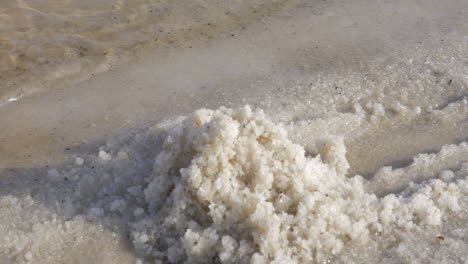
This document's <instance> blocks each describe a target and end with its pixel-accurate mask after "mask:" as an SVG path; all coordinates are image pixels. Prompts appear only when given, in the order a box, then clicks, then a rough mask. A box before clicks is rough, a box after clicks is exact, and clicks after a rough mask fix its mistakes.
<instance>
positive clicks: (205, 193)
mask: <svg viewBox="0 0 468 264" xmlns="http://www.w3.org/2000/svg"><path fill="white" fill-rule="evenodd" d="M345 154H346V149H345V147H344V144H343V140H342V139H341V138H332V139H330V140H329V142H327V143H326V144H324V147H323V148H322V149H321V150H320V155H318V156H316V157H307V156H306V153H305V151H304V149H303V148H302V147H301V146H299V145H297V144H294V143H293V142H291V140H289V139H288V137H287V133H286V130H285V129H284V128H283V127H282V126H280V125H277V124H274V123H273V122H271V121H269V120H268V119H267V118H266V117H265V115H264V114H263V112H262V111H258V110H252V109H250V108H249V107H245V108H242V109H239V110H231V109H220V110H218V111H211V110H199V111H197V112H195V113H194V114H192V115H191V116H189V117H187V118H186V119H185V120H183V121H182V122H180V124H177V125H175V126H173V127H170V128H169V129H168V135H167V138H166V140H165V143H164V150H163V151H162V152H161V153H160V154H159V155H158V156H157V158H156V162H155V165H154V173H153V175H152V176H151V177H150V180H151V182H150V183H149V185H148V187H147V188H146V189H145V190H144V193H145V200H146V203H147V204H148V215H147V216H146V217H144V218H142V219H141V220H139V221H137V222H135V223H134V224H133V228H132V236H133V242H134V245H135V248H136V249H137V250H138V251H139V252H141V253H142V254H144V255H148V256H152V257H154V258H155V259H156V260H157V261H156V262H157V263H159V262H158V261H161V263H166V262H170V263H210V262H216V263H218V262H220V263H247V262H249V263H310V262H315V261H316V262H323V261H327V260H330V259H332V258H334V257H339V254H340V252H341V251H342V249H343V247H346V246H347V245H350V244H359V245H365V244H366V243H369V241H371V240H374V239H376V238H377V237H379V236H387V235H389V234H395V233H402V234H404V233H411V232H414V230H431V229H432V228H434V227H435V226H440V225H441V224H442V221H443V219H444V217H445V215H446V214H447V212H458V211H459V210H460V209H461V208H460V205H459V199H460V196H462V195H464V194H465V193H466V191H467V182H466V180H465V179H464V178H463V177H461V178H462V179H459V178H460V177H457V179H458V180H457V181H454V179H453V178H452V179H451V180H452V181H450V183H446V182H444V181H441V180H431V181H428V182H425V183H424V184H421V185H417V186H416V185H415V186H412V187H411V188H410V189H408V190H406V191H405V192H403V193H402V194H400V195H394V194H390V195H387V196H384V197H381V198H378V197H377V196H376V195H374V194H373V193H369V192H367V191H366V190H365V188H364V185H365V182H364V180H363V178H361V177H359V176H354V177H351V178H347V177H346V176H345V173H346V171H347V169H348V167H349V165H348V163H347V161H346V157H345ZM465 173H466V172H465ZM461 174H463V173H461Z"/></svg>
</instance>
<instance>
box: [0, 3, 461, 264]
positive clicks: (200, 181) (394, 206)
mask: <svg viewBox="0 0 468 264" xmlns="http://www.w3.org/2000/svg"><path fill="white" fill-rule="evenodd" d="M149 2H151V1H148V2H145V1H138V2H135V3H136V5H137V6H138V5H139V4H143V5H144V4H145V3H149ZM305 2H307V3H305ZM17 3H18V4H19V5H20V8H19V9H14V11H15V12H16V11H18V10H20V11H21V12H26V13H27V12H30V13H29V14H35V15H34V17H36V18H38V19H37V21H36V22H41V21H42V22H44V21H45V22H47V23H49V25H50V26H51V28H53V23H52V22H54V21H60V19H62V20H63V19H65V18H66V19H68V20H73V21H75V22H77V21H78V22H80V21H86V23H90V24H87V25H91V24H93V23H96V25H99V23H101V22H102V21H101V22H99V21H98V20H99V19H98V20H93V19H88V20H86V19H85V18H86V17H80V14H78V15H76V14H75V15H76V16H69V17H63V16H60V15H59V16H57V14H58V12H54V13H53V14H52V16H53V17H54V18H51V16H48V15H47V14H45V13H44V12H42V11H41V7H42V6H41V5H40V4H37V3H39V2H36V1H35V2H34V3H32V2H30V1H18V2H17ZM82 3H83V6H82V7H84V8H85V9H86V8H87V7H89V3H91V2H89V1H88V2H87V1H83V2H82ZM93 3H94V2H93ZM121 3H124V4H125V3H126V1H121ZM127 3H129V2H127ZM168 3H169V2H168ZM203 3H205V2H204V1H201V2H197V5H198V4H200V5H203ZM206 3H207V2H206ZM290 3H291V4H292V6H289V5H287V4H286V5H285V6H284V8H279V6H277V7H278V8H279V9H281V10H276V9H275V8H274V7H275V5H274V4H273V5H267V6H261V5H259V6H258V8H256V9H252V10H251V9H249V8H247V9H248V10H244V9H242V8H240V9H239V10H238V11H239V12H234V11H235V10H231V9H229V8H230V7H229V6H228V7H224V8H225V10H230V11H232V12H233V13H232V14H237V15H239V14H244V15H248V14H250V15H248V16H247V17H246V18H247V20H245V21H246V23H247V24H242V25H241V24H239V23H238V22H239V21H237V20H236V19H232V20H230V19H229V17H230V15H229V14H224V12H223V11H225V10H223V8H219V9H217V7H215V8H214V9H210V8H207V9H203V10H204V11H203V12H202V11H200V10H201V9H197V8H195V9H194V13H191V12H190V10H189V9H191V7H190V6H187V7H185V6H184V8H185V9H184V10H189V11H187V12H186V13H184V12H185V11H181V13H182V14H178V15H170V13H171V12H168V14H169V16H168V17H159V18H156V20H157V21H161V19H162V20H164V19H169V20H171V19H174V20H176V21H178V22H175V23H173V24H171V23H168V24H164V25H166V26H167V27H168V28H167V29H170V28H174V27H178V26H180V25H181V24H180V23H179V22H184V21H185V22H190V21H192V18H193V16H192V15H196V14H198V13H197V12H199V11H200V12H201V13H203V14H204V15H206V13H210V14H211V16H207V17H210V18H219V19H220V20H219V21H218V20H217V21H218V22H219V23H220V24H218V22H217V23H214V24H212V25H205V24H204V23H205V22H203V21H202V22H200V23H199V22H196V23H195V25H202V26H203V29H207V30H206V31H204V30H203V33H207V32H208V33H210V34H212V35H209V36H207V37H206V38H207V39H209V38H210V37H213V39H212V40H211V41H208V40H206V42H205V41H204V40H202V41H200V43H201V44H200V43H199V44H200V45H198V46H197V45H196V43H195V42H196V41H191V40H188V39H190V37H194V35H192V34H191V33H187V32H185V31H184V30H185V29H187V28H186V27H184V26H183V27H182V29H181V32H179V33H180V34H179V35H177V36H175V37H174V39H172V35H171V34H169V35H167V34H164V38H163V41H164V42H163V44H164V43H166V44H167V43H169V41H173V40H174V41H175V42H174V43H177V42H178V41H180V42H181V43H182V44H183V45H187V46H183V45H182V46H183V47H182V48H180V49H174V53H171V54H169V55H167V56H160V55H159V54H158V52H163V53H164V52H166V51H168V50H170V47H165V46H164V45H165V44H164V45H162V48H161V47H160V48H161V49H160V50H159V51H158V50H156V55H155V56H154V57H153V56H148V57H149V59H148V61H140V62H139V63H136V64H130V65H129V66H128V67H123V68H122V69H117V70H115V72H110V73H108V74H103V75H102V76H99V77H96V78H92V79H91V80H90V81H89V82H83V83H81V84H79V85H76V86H73V87H68V86H66V87H62V88H63V89H62V88H60V87H59V88H60V89H56V90H54V91H53V92H49V93H44V94H40V95H37V96H32V97H28V98H23V99H21V100H18V101H16V102H14V103H9V104H7V105H5V106H2V108H1V111H0V130H1V131H2V133H0V208H1V210H0V262H1V263H7V264H10V263H39V264H40V263H155V262H156V263H158V262H162V263H168V262H171V261H172V262H176V263H177V262H183V261H188V262H202V263H210V262H215V263H216V262H225V263H229V262H231V263H232V262H237V263H238V262H244V260H245V261H246V262H247V261H252V262H261V261H264V260H265V259H267V260H276V261H277V262H279V263H290V262H294V261H296V262H300V263H301V262H302V263H303V262H313V261H312V260H315V262H322V261H323V262H327V261H328V262H331V263H464V262H467V254H466V252H467V250H468V249H467V245H468V240H467V233H468V229H467V223H468V211H467V210H468V209H467V195H466V194H467V187H466V176H467V174H468V173H467V170H468V166H467V163H468V146H467V143H466V141H467V139H468V134H467V131H468V121H467V120H468V104H467V95H468V93H467V92H468V75H467V72H468V70H467V66H468V65H467V62H466V55H465V54H467V53H468V39H467V38H466V35H467V33H468V32H467V29H468V27H466V23H467V20H466V17H467V16H466V8H467V7H466V1H462V0H460V1H458V0H451V1H444V2H441V1H427V2H425V3H424V5H422V4H421V3H419V2H418V1H394V2H392V4H391V5H388V4H387V3H384V2H375V1H367V0H357V1H349V2H348V1H347V2H341V1H331V0H330V1H316V2H313V3H312V2H310V1H304V2H302V3H296V2H294V1H291V2H290ZM56 4H57V6H58V7H57V9H56V11H57V10H59V11H60V12H65V11H66V12H77V11H79V8H78V9H74V8H71V9H66V8H65V11H64V10H63V9H61V8H63V6H67V5H69V6H73V4H79V2H75V1H68V2H63V5H62V6H61V4H60V3H58V2H57V3H56ZM107 4H108V3H107ZM235 5H236V4H235V3H234V4H233V6H231V7H234V6H235ZM240 5H241V6H242V4H240ZM169 6H170V7H169V8H168V9H167V10H169V11H170V10H174V9H171V7H172V6H171V5H170V3H169ZM210 6H211V5H210ZM176 7H177V6H175V8H176ZM270 7H272V8H270ZM96 9H98V8H96ZM176 9H177V8H176ZM11 10H12V9H1V10H0V12H4V13H3V14H5V13H7V15H6V16H5V15H3V16H1V17H0V19H9V18H11V17H12V16H11V15H10V13H11V14H13V13H14V12H9V11H11ZM67 10H68V11H67ZM116 10H117V9H116ZM116 10H114V9H112V11H109V10H108V11H109V12H111V13H112V12H115V11H116ZM119 10H120V11H119ZM119 10H117V11H118V12H122V13H125V12H127V11H129V12H133V11H134V10H136V9H132V8H129V9H127V10H123V9H119ZM150 10H152V9H144V8H143V9H141V10H139V11H138V12H140V13H138V12H137V13H138V14H139V15H140V16H141V19H142V21H143V22H144V21H145V19H148V18H149V16H146V15H145V14H147V13H148V12H150ZM211 11H212V12H211ZM254 11H255V12H254ZM270 11H271V12H270ZM277 11H278V12H277ZM41 12H42V13H41ZM122 13H120V14H122ZM201 13H200V14H201ZM223 14H224V15H223ZM234 16H235V15H234ZM26 17H27V15H26ZM223 17H224V18H226V17H227V18H228V19H227V20H225V19H224V18H223ZM242 17H243V16H240V18H242ZM260 17H261V18H260ZM43 19H45V20H43ZM56 19H58V20H56ZM158 19H159V20H158ZM136 20H137V22H136V23H135V24H133V25H135V26H136V28H138V27H139V26H143V25H145V23H140V24H138V23H139V22H138V20H139V19H136ZM142 21H140V22H142ZM223 21H224V22H223ZM229 21H231V22H229ZM236 21H237V22H236ZM240 21H244V20H242V19H241V20H240ZM245 21H244V22H245ZM23 22H24V23H25V25H26V28H27V26H28V25H32V26H33V27H32V29H33V31H34V30H36V29H35V28H34V25H35V23H30V24H28V23H29V22H31V21H29V20H28V21H23ZM221 22H222V23H221ZM225 22H226V23H227V22H229V23H227V24H225ZM86 23H85V24H86ZM206 23H208V22H206ZM210 23H213V22H210ZM78 24H79V23H78ZM183 24H184V23H182V25H183ZM10 25H13V24H12V23H4V24H3V25H2V26H5V27H8V26H10ZM18 25H19V24H18ZM57 25H59V27H60V28H61V27H62V25H61V24H60V23H59V24H57ZM110 25H114V24H113V23H111V24H110ZM153 25H154V28H153V27H152V26H153ZM186 25H189V28H190V25H191V24H190V23H187V24H186ZM216 25H218V26H219V28H218V29H217V30H218V31H217V30H208V28H211V27H216ZM225 25H226V27H225ZM2 26H0V27H2ZM160 26H162V25H161V24H151V23H150V24H149V28H148V29H149V30H150V31H151V30H156V29H157V28H158V27H160ZM231 26H233V27H234V28H235V27H239V28H237V29H235V30H234V31H230V30H231V29H232V28H231ZM244 26H245V28H244ZM21 28H23V27H20V28H19V29H15V30H18V32H16V33H15V34H13V35H5V36H7V38H8V40H7V42H8V41H18V39H20V38H21V36H23V37H24V36H27V35H28V34H29V33H31V31H28V33H27V34H23V35H22V34H21V33H20V29H21ZM73 28H74V26H73V25H72V26H70V27H69V28H67V27H64V30H65V31H66V30H73ZM78 28H79V29H80V30H81V29H87V30H89V31H88V33H90V34H88V35H87V37H85V39H83V41H85V42H86V41H87V40H88V41H89V40H92V39H93V38H94V37H95V36H96V35H94V34H93V32H94V31H93V30H98V29H96V28H93V27H92V26H91V27H86V26H85V27H84V28H83V27H80V26H79V27H78ZM2 29H4V28H0V30H2ZM23 29H24V28H23ZM39 29H44V27H42V28H39ZM45 29H46V30H47V28H45ZM114 29H115V30H116V31H113V33H116V32H119V30H123V31H122V32H125V31H126V30H127V29H128V28H127V27H125V26H123V27H122V28H120V29H119V28H114ZM139 30H144V27H141V28H139V29H138V30H136V31H134V32H133V33H134V34H136V35H139V34H140V33H141V32H142V31H139ZM192 30H193V29H192ZM52 31H53V30H52ZM52 31H51V35H50V38H48V37H49V35H47V34H42V33H44V32H40V34H38V35H39V36H40V39H38V41H39V42H40V43H42V44H44V43H47V42H48V41H52V42H54V43H53V44H56V45H59V46H60V45H62V44H63V45H64V46H60V47H57V49H56V51H57V53H56V54H58V55H57V56H55V55H54V53H53V52H52V53H47V52H42V51H44V50H45V49H42V48H43V47H46V46H47V45H46V46H41V45H39V46H38V47H32V50H30V51H28V52H29V53H26V55H25V56H20V53H15V52H17V51H14V52H13V54H12V56H9V57H0V68H2V70H6V76H7V83H6V84H7V85H6V86H5V87H6V89H10V88H12V89H13V90H14V91H20V90H21V89H16V88H14V87H13V86H10V85H13V83H14V82H13V81H15V80H19V81H21V80H23V81H26V82H27V81H28V80H29V81H33V82H35V81H38V82H37V84H38V88H40V87H39V86H40V85H43V84H44V83H42V81H41V80H42V79H41V78H42V77H44V78H46V79H47V78H49V77H50V76H52V77H54V76H55V77H57V78H59V79H60V78H62V77H64V76H66V75H67V74H71V75H73V74H74V72H75V71H78V72H77V74H78V75H81V74H82V75H83V76H85V75H86V76H87V75H89V74H90V72H88V70H90V71H91V72H92V71H93V70H94V68H93V67H94V66H96V65H99V63H100V62H102V61H99V60H100V59H103V57H100V56H101V55H97V56H95V58H96V59H97V61H87V59H89V58H91V57H92V56H91V55H90V54H95V55H96V54H98V53H99V52H105V51H104V50H105V48H106V47H107V45H106V41H107V40H108V41H110V42H112V41H114V40H117V39H120V40H119V41H123V42H122V43H120V42H119V41H117V42H115V43H111V44H112V45H114V44H115V45H117V46H119V45H121V46H120V47H121V51H122V52H123V53H125V52H126V51H128V50H126V48H125V47H126V46H125V45H127V44H131V43H127V44H125V40H128V39H129V36H130V39H131V40H132V41H138V39H136V38H133V37H131V36H133V35H132V34H131V33H129V35H125V34H124V35H119V34H117V33H116V34H117V35H114V36H113V37H115V38H111V39H106V38H104V39H101V40H97V39H94V41H98V42H99V41H103V42H102V43H100V44H99V43H98V44H97V45H96V46H93V45H90V46H86V47H85V48H87V49H88V51H84V50H83V51H82V52H83V54H84V56H83V57H80V58H76V59H77V60H76V61H75V57H73V56H72V58H71V60H70V61H67V60H65V61H61V60H60V58H61V55H60V54H61V52H62V51H63V50H62V48H64V49H66V47H65V46H66V45H67V43H68V44H72V46H73V45H75V44H78V46H76V47H75V48H76V50H74V51H73V52H76V53H73V52H72V53H71V54H72V55H73V54H75V55H77V56H78V55H79V52H80V48H79V43H78V42H74V41H71V42H67V43H64V42H60V37H61V34H66V32H58V33H57V35H54V34H53V32H52ZM98 31H99V30H98ZM130 31H131V30H130ZM187 31H189V30H188V29H187ZM184 32H185V33H184ZM196 32H197V33H200V32H198V31H196ZM217 32H218V33H219V32H221V33H220V34H219V35H217V34H218V33H217ZM223 32H224V33H226V32H228V33H227V34H226V35H223V34H224V33H223ZM36 33H37V32H36ZM104 33H105V32H104ZM33 34H34V32H33ZM231 34H233V35H235V36H232V35H231ZM83 35H84V34H83ZM104 35H106V34H104ZM111 35H112V34H111ZM5 36H2V37H0V48H1V49H3V48H6V49H10V48H11V46H9V44H8V43H7V45H6V46H2V45H4V44H5V42H4V38H5ZM54 36H56V37H57V38H58V39H59V40H57V38H54ZM93 36H94V37H93ZM148 36H151V34H148V35H147V37H148ZM204 36H205V35H204ZM44 38H45V40H44ZM86 38H87V40H86ZM197 38H198V37H194V39H195V40H197ZM200 38H201V37H200ZM55 40H57V41H55ZM185 40H188V41H187V42H185ZM32 41H34V38H32ZM91 42H92V43H95V44H96V42H93V41H91ZM16 43H20V44H21V43H22V44H21V45H23V46H21V45H20V44H15V46H17V47H19V48H20V49H21V47H29V45H27V43H28V42H27V41H26V42H21V41H19V42H16ZM80 43H81V42H80ZM86 43H88V42H86ZM88 44H89V43H88ZM107 44H109V42H107ZM192 44H193V47H192V48H189V45H192ZM112 45H110V46H112ZM94 48H96V49H94ZM73 49H74V48H73ZM41 50H42V51H41ZM3 51H5V50H3ZM10 51H11V50H8V51H5V52H10ZM18 51H19V50H18ZM0 52H2V51H0ZM86 52H89V53H90V54H87V53H86ZM136 52H137V53H138V52H140V49H138V48H137V49H136ZM44 53H45V54H46V55H44ZM47 54H49V55H50V57H51V58H52V59H56V62H57V63H58V64H57V65H55V64H54V65H52V66H53V67H55V66H58V65H62V64H61V63H62V62H65V63H67V62H72V64H73V62H76V63H78V64H80V63H82V62H86V63H89V64H86V63H84V64H81V66H80V67H81V70H80V67H75V66H76V65H77V64H74V65H75V66H74V67H75V68H74V67H71V68H70V67H68V66H66V67H64V68H63V70H59V71H58V72H53V71H52V72H49V70H50V69H48V66H47V65H45V66H44V65H42V66H40V67H38V68H34V67H33V66H34V65H35V63H36V62H37V63H39V64H40V63H41V60H42V59H41V58H44V57H47V56H48V55H47ZM114 55H116V54H112V53H111V54H110V55H109V56H110V58H111V59H112V60H111V64H106V65H107V66H105V65H104V66H105V67H104V69H105V68H106V67H108V66H109V65H114V63H116V62H115V61H114V59H116V58H117V57H118V56H115V57H114ZM54 56H55V57H54ZM90 56H91V57H90ZM93 56H94V55H93ZM122 56H124V55H122ZM124 57H125V56H124ZM36 59H37V61H36V62H34V61H35V60H36ZM28 60H29V61H28ZM227 62H229V63H227ZM15 63H16V64H15ZM93 63H97V64H93ZM106 63H108V62H106ZM36 65H37V64H36ZM93 65H94V66H93ZM14 66H19V67H20V70H21V68H27V69H29V70H31V71H32V72H33V74H31V75H28V74H27V71H26V73H25V74H23V75H22V74H20V75H15V76H16V77H15V76H13V75H14V74H13V75H11V76H10V75H9V74H10V73H14V72H15V70H14V69H15V67H14ZM43 66H44V68H43ZM87 66H90V67H89V69H88V67H87ZM28 67H29V68H28ZM53 67H52V68H53ZM83 67H84V68H86V70H84V69H83ZM58 69H60V67H59V68H58ZM10 70H12V71H10ZM35 70H37V72H35ZM42 70H44V71H43V72H41V71H42ZM8 72H9V73H8ZM38 72H39V73H38ZM17 73H18V72H17ZM42 73H44V74H43V75H42ZM48 73H51V75H48ZM37 74H39V75H40V77H38V76H37ZM2 76H4V74H3V73H2ZM12 76H13V77H12ZM48 76H49V77H48ZM10 77H11V78H13V79H10ZM23 77H25V78H26V79H21V78H23ZM29 77H30V78H31V79H28V78H29ZM55 77H54V78H55ZM69 77H70V76H69ZM0 78H1V77H0ZM15 78H17V79H15ZM38 78H39V79H38ZM65 79H66V78H65ZM69 80H70V81H73V78H71V79H69ZM2 84H3V83H2ZM39 84H40V85H39ZM46 86H47V85H46ZM5 87H2V88H1V89H4V88H5ZM21 88H25V89H26V88H28V87H27V86H22V87H21ZM29 88H34V89H35V86H34V87H29ZM15 89H16V90H15ZM3 91H4V90H2V91H0V93H3ZM7 98H9V97H7ZM246 103H248V104H250V105H255V106H256V107H259V108H262V109H264V111H265V113H266V115H264V114H262V113H261V112H260V110H255V109H256V108H253V109H254V110H252V109H251V110H249V109H248V108H239V107H241V106H242V105H244V104H246ZM222 105H225V106H230V107H232V108H233V109H234V110H229V109H221V110H216V111H213V110H199V111H197V112H195V113H192V114H190V113H191V112H193V111H194V110H196V109H200V108H210V109H219V106H222ZM176 114H182V115H183V116H182V117H180V118H176V119H168V120H166V121H164V122H155V120H160V119H162V118H170V117H173V116H174V115H176ZM155 123H156V125H152V124H155ZM244 125H245V126H246V127H245V128H244ZM128 127H133V128H135V127H136V128H139V130H135V131H134V132H128V131H126V132H125V133H121V135H120V136H115V134H118V133H120V132H121V131H123V130H125V129H126V128H128ZM142 127H146V128H144V129H142ZM148 127H149V128H148ZM108 134H109V135H110V134H113V135H114V136H108ZM94 140H97V142H94ZM273 142H274V144H273ZM172 155H173V156H172ZM348 165H349V167H348ZM179 169H181V170H179ZM359 175H361V176H359ZM239 197H241V198H244V197H245V198H244V199H240V198H239Z"/></svg>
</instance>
